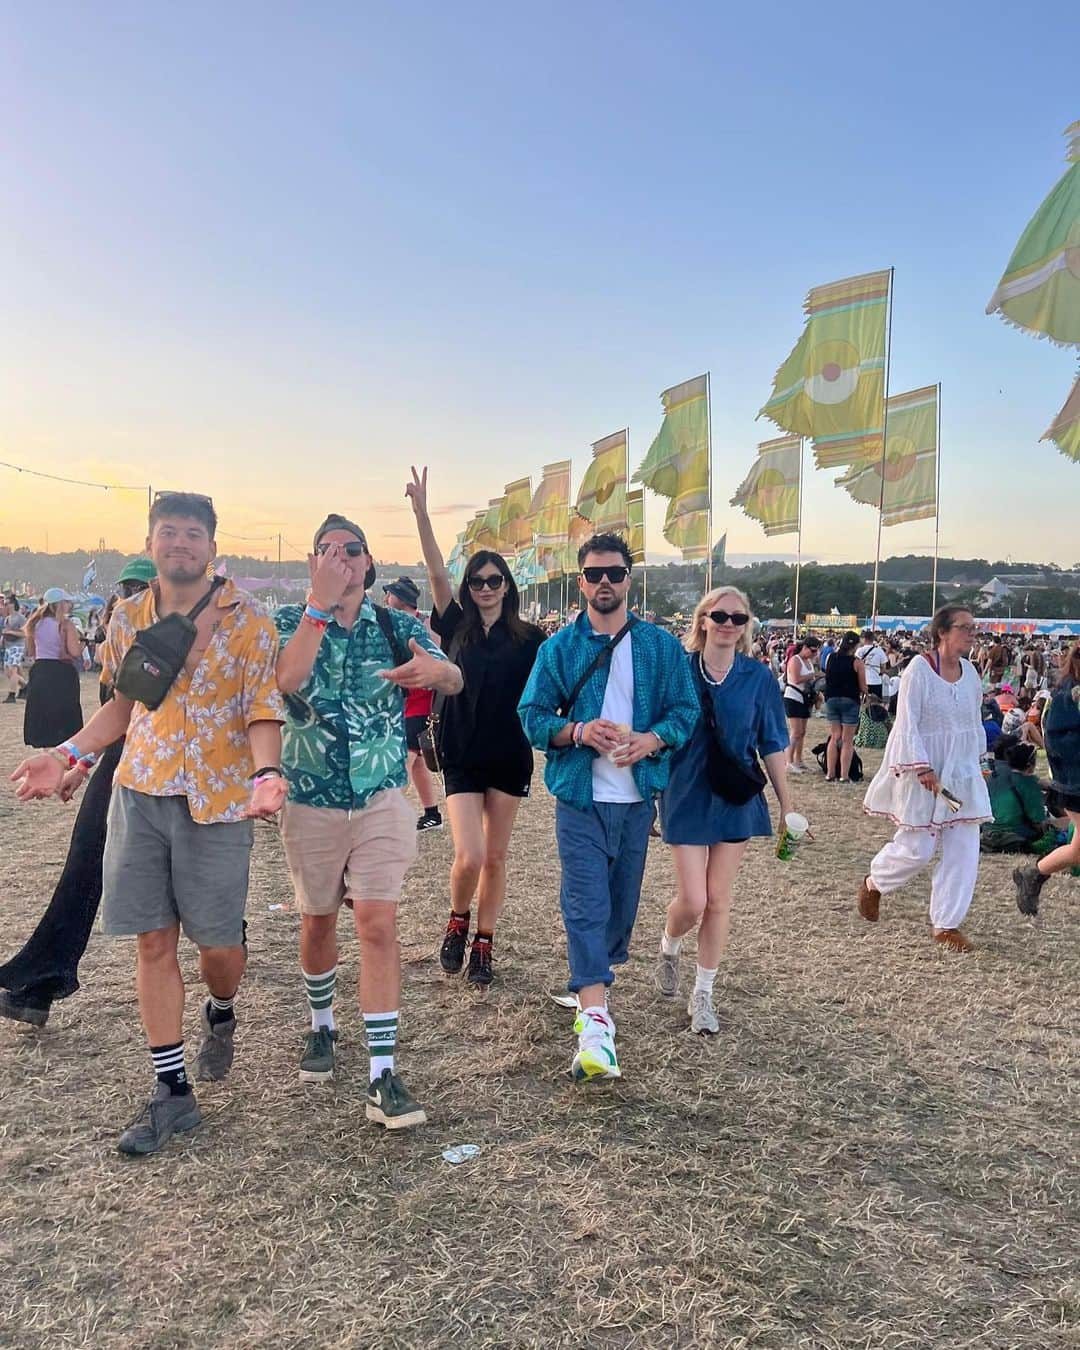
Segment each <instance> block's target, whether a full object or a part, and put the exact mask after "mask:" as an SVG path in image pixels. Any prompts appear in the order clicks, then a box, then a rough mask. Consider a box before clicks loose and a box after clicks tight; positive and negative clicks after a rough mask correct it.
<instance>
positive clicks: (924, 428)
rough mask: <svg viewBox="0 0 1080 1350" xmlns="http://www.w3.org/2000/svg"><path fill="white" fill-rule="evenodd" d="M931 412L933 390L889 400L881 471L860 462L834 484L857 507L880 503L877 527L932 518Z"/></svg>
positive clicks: (877, 462) (934, 473)
mask: <svg viewBox="0 0 1080 1350" xmlns="http://www.w3.org/2000/svg"><path fill="white" fill-rule="evenodd" d="M937 412H938V391H937V385H936V384H931V385H928V386H927V387H926V388H925V389H913V390H912V391H911V392H910V393H908V394H896V395H895V396H894V397H892V398H890V399H889V416H888V422H887V429H886V433H885V460H884V465H883V464H882V460H881V457H880V456H879V457H878V458H877V459H870V458H866V459H863V460H861V461H860V462H859V463H858V464H852V465H851V467H850V468H849V469H848V471H847V472H846V473H845V474H842V475H841V476H840V477H839V478H838V479H837V480H836V484H837V486H838V487H844V488H847V490H848V492H850V493H851V495H852V496H853V497H854V498H855V500H856V501H857V502H864V503H865V504H866V505H867V506H873V507H876V506H878V504H879V503H880V504H881V508H882V511H881V523H882V524H883V525H901V524H903V523H904V521H907V520H925V519H926V518H927V517H930V516H934V515H936V514H937V450H938V444H937V421H938V416H937ZM883 476H884V479H885V490H884V493H882V483H881V480H882V477H883Z"/></svg>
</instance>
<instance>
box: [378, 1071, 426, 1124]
mask: <svg viewBox="0 0 1080 1350" xmlns="http://www.w3.org/2000/svg"><path fill="white" fill-rule="evenodd" d="M364 1114H365V1115H366V1116H367V1118H368V1120H375V1121H378V1123H379V1124H380V1125H385V1126H386V1128H387V1129H388V1130H407V1129H409V1127H410V1126H412V1125H423V1123H424V1122H425V1121H426V1120H427V1116H426V1115H425V1114H424V1110H423V1107H421V1106H420V1105H419V1104H418V1103H417V1102H416V1101H414V1100H413V1098H412V1096H411V1094H410V1092H409V1089H408V1088H407V1087H406V1086H405V1084H404V1083H403V1082H402V1081H401V1079H400V1078H399V1077H398V1076H397V1074H396V1073H393V1072H392V1071H391V1070H390V1069H383V1071H382V1073H381V1074H380V1075H379V1077H378V1078H376V1079H375V1081H374V1082H373V1083H372V1084H371V1086H370V1087H369V1088H368V1091H367V1105H366V1106H365V1108H364Z"/></svg>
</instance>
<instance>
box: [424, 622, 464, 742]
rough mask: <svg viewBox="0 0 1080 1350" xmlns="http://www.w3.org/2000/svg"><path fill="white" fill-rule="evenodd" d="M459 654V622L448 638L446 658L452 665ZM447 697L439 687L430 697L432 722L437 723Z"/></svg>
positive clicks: (456, 661) (455, 663)
mask: <svg viewBox="0 0 1080 1350" xmlns="http://www.w3.org/2000/svg"><path fill="white" fill-rule="evenodd" d="M460 655H461V625H460V624H459V625H458V627H457V629H456V630H455V632H454V636H453V637H452V638H451V639H450V647H449V649H448V651H447V653H446V659H447V660H448V661H449V662H450V664H451V665H452V666H456V665H457V663H458V657H459V656H460ZM449 697H450V695H449V694H445V693H443V691H442V690H441V689H440V690H439V692H438V693H437V694H436V695H435V697H434V698H433V699H432V701H431V713H430V714H429V716H430V720H431V721H432V722H433V723H437V722H438V720H439V718H440V717H441V716H442V710H443V708H444V707H445V706H446V700H447V699H448V698H449Z"/></svg>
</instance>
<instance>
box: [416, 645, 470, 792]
mask: <svg viewBox="0 0 1080 1350" xmlns="http://www.w3.org/2000/svg"><path fill="white" fill-rule="evenodd" d="M460 655H461V629H460V627H459V628H458V630H457V632H455V634H454V636H453V637H452V638H451V639H450V648H449V650H448V651H447V653H446V659H447V660H448V661H449V662H450V664H451V665H452V666H456V665H457V663H458V657H459V656H460ZM448 697H449V695H448V694H444V693H443V692H442V690H440V691H439V692H438V693H437V694H436V695H435V697H434V699H433V700H432V703H431V712H429V713H428V720H427V725H426V726H425V727H424V729H423V731H422V732H421V733H420V735H419V736H418V737H417V742H418V743H419V746H420V753H421V755H423V757H424V763H425V764H426V765H427V766H428V768H429V769H430V770H431V772H432V773H442V759H441V758H440V756H439V722H440V721H441V719H442V710H443V708H444V707H445V706H446V700H447V698H448Z"/></svg>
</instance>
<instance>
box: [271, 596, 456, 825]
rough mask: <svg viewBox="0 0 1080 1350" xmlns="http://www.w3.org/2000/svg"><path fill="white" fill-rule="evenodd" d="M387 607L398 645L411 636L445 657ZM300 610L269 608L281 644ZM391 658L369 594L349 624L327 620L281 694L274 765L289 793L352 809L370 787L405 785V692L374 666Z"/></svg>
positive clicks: (371, 792) (419, 627)
mask: <svg viewBox="0 0 1080 1350" xmlns="http://www.w3.org/2000/svg"><path fill="white" fill-rule="evenodd" d="M387 612H388V613H389V615H390V621H391V623H392V624H393V625H394V631H395V633H396V634H397V636H398V639H399V641H400V643H401V646H402V648H403V649H405V650H408V643H409V639H410V638H415V639H416V641H417V642H418V643H420V645H421V646H422V647H424V648H425V649H426V650H427V651H429V652H431V653H432V655H434V656H438V657H440V658H441V659H445V658H443V654H442V652H441V651H440V650H439V648H438V647H437V646H436V644H435V642H434V641H433V639H432V637H431V634H430V633H429V632H428V631H427V629H426V628H425V627H424V625H423V624H422V623H420V622H419V621H418V620H417V619H414V618H413V617H412V615H411V614H405V613H403V612H402V611H401V610H394V609H391V610H388V611H387ZM303 613H304V606H303V605H284V606H282V608H281V609H279V610H278V612H277V613H276V614H275V615H274V622H275V624H276V625H277V630H278V634H279V635H280V638H281V646H282V647H285V645H286V644H287V643H288V641H289V639H290V638H291V637H292V636H293V634H294V633H295V632H296V630H297V628H299V626H300V620H301V617H302V616H303ZM395 664H396V663H395V660H394V655H393V653H392V652H391V651H390V644H389V643H388V642H387V641H386V638H385V637H384V636H383V633H382V629H380V627H379V624H378V620H377V618H376V616H375V608H374V606H373V605H372V603H371V601H370V600H367V599H365V600H364V603H363V606H362V607H361V610H360V614H359V616H358V617H357V620H356V622H355V623H354V624H353V626H352V629H351V630H346V629H344V628H342V627H341V625H340V624H338V623H337V622H336V621H331V623H330V624H329V626H328V627H327V629H326V632H325V633H324V634H323V640H322V643H321V645H320V647H319V651H318V655H317V656H316V657H315V664H314V666H313V667H312V670H311V675H310V676H309V677H308V681H307V683H306V684H305V685H304V686H303V687H302V688H301V689H300V690H299V692H298V693H297V694H289V695H286V698H285V712H286V719H285V728H284V734H283V738H282V754H281V767H282V769H283V770H284V772H285V776H286V778H287V779H288V780H289V800H290V801H292V802H299V803H301V804H302V805H304V806H325V807H330V808H332V809H335V810H339V811H358V810H359V809H360V808H361V807H363V806H366V805H367V803H368V802H369V801H370V800H371V798H372V797H374V796H375V794H376V793H377V792H382V791H383V790H384V789H386V788H400V787H404V786H405V764H406V749H405V718H404V713H403V707H404V700H403V699H402V696H401V691H400V690H399V689H398V688H397V687H396V686H395V685H393V684H391V683H389V681H387V680H384V679H381V678H380V677H379V675H378V673H377V672H378V671H380V670H386V669H388V668H389V667H391V666H393V665H395Z"/></svg>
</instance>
